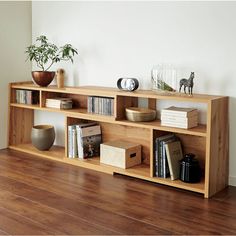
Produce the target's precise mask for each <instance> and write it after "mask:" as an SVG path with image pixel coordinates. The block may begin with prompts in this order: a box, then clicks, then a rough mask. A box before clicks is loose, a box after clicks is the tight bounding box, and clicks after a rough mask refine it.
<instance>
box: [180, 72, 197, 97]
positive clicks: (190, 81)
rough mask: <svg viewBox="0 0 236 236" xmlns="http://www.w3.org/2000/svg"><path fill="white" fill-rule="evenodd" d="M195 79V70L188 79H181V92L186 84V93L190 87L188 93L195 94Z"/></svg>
mask: <svg viewBox="0 0 236 236" xmlns="http://www.w3.org/2000/svg"><path fill="white" fill-rule="evenodd" d="M193 79H194V72H191V74H190V76H189V78H188V79H184V78H183V79H181V80H180V81H179V92H181V88H182V86H184V93H185V94H186V87H188V94H189V95H192V94H193Z"/></svg>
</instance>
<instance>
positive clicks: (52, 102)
mask: <svg viewBox="0 0 236 236" xmlns="http://www.w3.org/2000/svg"><path fill="white" fill-rule="evenodd" d="M72 105H73V102H72V99H71V98H47V99H46V107H48V108H57V109H64V110H65V109H72Z"/></svg>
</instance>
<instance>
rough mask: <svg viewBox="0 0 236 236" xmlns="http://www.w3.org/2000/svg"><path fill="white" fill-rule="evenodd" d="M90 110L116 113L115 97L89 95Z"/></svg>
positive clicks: (107, 113)
mask: <svg viewBox="0 0 236 236" xmlns="http://www.w3.org/2000/svg"><path fill="white" fill-rule="evenodd" d="M88 112H89V113H95V114H99V115H108V116H113V115H114V98H110V97H96V96H89V97H88Z"/></svg>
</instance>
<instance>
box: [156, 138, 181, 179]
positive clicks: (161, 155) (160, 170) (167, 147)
mask: <svg viewBox="0 0 236 236" xmlns="http://www.w3.org/2000/svg"><path fill="white" fill-rule="evenodd" d="M154 157H155V158H154V175H155V176H156V177H160V178H168V177H170V178H171V180H175V179H179V172H180V160H181V159H182V158H183V152H182V147H181V143H180V140H179V139H178V137H176V136H175V135H174V134H167V135H163V136H161V137H158V138H156V139H155V145H154Z"/></svg>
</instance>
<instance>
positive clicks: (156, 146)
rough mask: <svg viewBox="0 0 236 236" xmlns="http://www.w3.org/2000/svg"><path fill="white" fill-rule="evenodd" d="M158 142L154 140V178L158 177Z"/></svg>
mask: <svg viewBox="0 0 236 236" xmlns="http://www.w3.org/2000/svg"><path fill="white" fill-rule="evenodd" d="M158 151H159V142H158V138H156V139H155V176H156V177H158V176H159V171H158V168H159V166H158V159H159V158H158V157H159V152H158Z"/></svg>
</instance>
